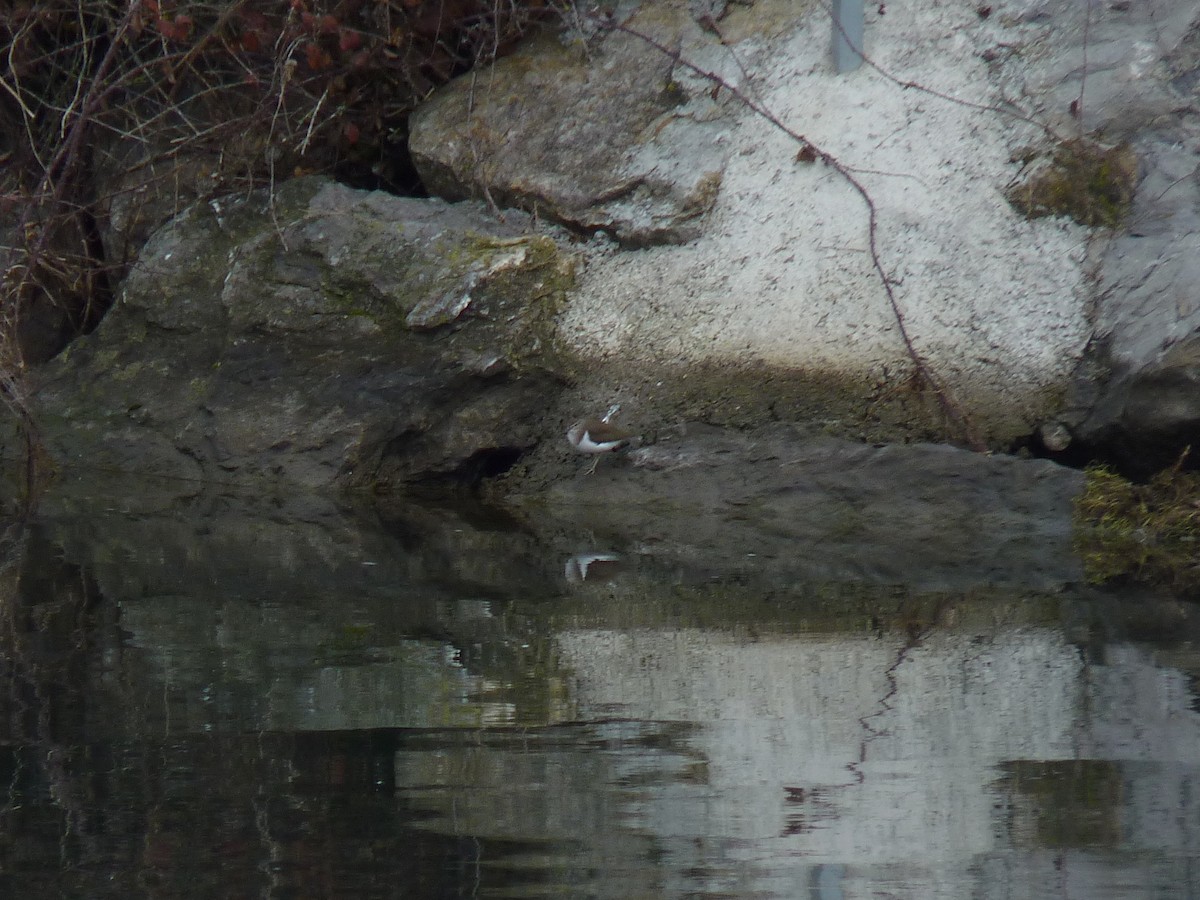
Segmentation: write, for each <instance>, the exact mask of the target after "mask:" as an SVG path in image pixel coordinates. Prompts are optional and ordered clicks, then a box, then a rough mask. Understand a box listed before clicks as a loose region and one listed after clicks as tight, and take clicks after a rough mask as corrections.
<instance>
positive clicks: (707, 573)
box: [510, 424, 1083, 591]
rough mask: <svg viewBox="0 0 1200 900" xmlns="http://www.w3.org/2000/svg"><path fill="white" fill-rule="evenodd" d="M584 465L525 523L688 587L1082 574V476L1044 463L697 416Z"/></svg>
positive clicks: (1049, 584)
mask: <svg viewBox="0 0 1200 900" xmlns="http://www.w3.org/2000/svg"><path fill="white" fill-rule="evenodd" d="M584 470H585V465H584V464H583V463H582V462H581V463H580V464H579V466H578V468H577V470H576V475H575V477H573V478H568V479H562V480H559V481H558V482H556V483H554V484H552V485H550V486H549V487H548V488H546V489H545V490H539V491H537V492H536V493H535V494H533V497H534V498H535V502H534V505H533V506H532V507H531V508H530V510H531V516H530V520H529V527H530V528H531V529H533V530H536V531H538V532H540V533H542V534H544V535H546V536H547V537H546V540H550V539H551V537H550V536H553V535H557V534H567V535H572V537H573V538H574V539H575V540H577V541H578V539H579V538H580V537H581V534H580V532H581V531H582V530H583V529H582V528H581V527H580V525H581V524H582V525H584V526H586V532H587V534H588V535H589V536H590V540H589V541H588V542H586V543H577V544H574V545H572V547H573V549H574V552H576V553H581V552H582V551H584V550H587V551H588V552H590V553H592V554H598V553H603V552H615V554H616V555H619V556H621V557H622V558H624V559H625V560H626V562H627V563H628V564H632V565H634V566H636V565H638V564H639V560H640V561H641V562H640V564H642V565H646V566H652V565H657V566H660V567H664V568H667V569H669V570H672V571H675V572H677V573H678V575H677V577H678V578H679V579H680V580H681V581H684V582H689V583H703V582H704V581H705V580H706V579H709V578H731V577H736V578H740V579H744V580H745V583H759V582H760V581H761V583H763V584H764V585H787V584H794V583H797V582H813V581H817V582H821V581H829V582H846V581H855V582H857V581H863V582H870V583H874V584H887V583H892V584H906V585H909V586H911V587H913V588H914V589H916V590H922V591H926V590H928V591H938V590H963V589H966V588H970V587H973V586H980V585H984V584H989V585H991V586H997V585H1003V586H1009V587H1012V586H1020V587H1024V588H1031V589H1035V590H1054V589H1057V588H1059V587H1062V586H1063V585H1065V584H1069V583H1072V582H1078V581H1081V580H1082V577H1083V576H1082V570H1081V568H1080V564H1079V561H1078V559H1077V557H1076V556H1075V554H1074V553H1073V552H1072V550H1071V537H1072V524H1071V503H1072V499H1073V498H1074V496H1075V495H1076V494H1077V493H1078V491H1079V490H1080V487H1081V485H1082V480H1083V476H1082V475H1081V474H1080V473H1079V472H1077V471H1074V470H1071V469H1067V468H1064V467H1062V466H1059V465H1057V464H1054V463H1051V462H1049V461H1045V460H1020V459H1016V458H1013V457H1006V456H991V457H985V456H980V455H978V454H972V453H969V452H967V451H964V450H958V449H955V448H951V447H946V446H933V445H909V446H900V445H892V446H888V447H882V448H877V447H870V446H865V445H862V444H855V443H851V442H849V441H842V440H835V439H832V438H828V437H820V436H814V435H813V434H811V433H808V432H806V431H805V430H803V429H800V428H797V427H794V426H768V427H765V428H760V429H756V430H753V431H748V432H731V431H729V430H726V429H719V428H713V427H710V426H704V425H696V424H691V425H685V426H680V427H678V428H676V429H672V431H671V432H670V433H663V434H661V435H659V436H658V439H657V440H656V441H655V443H653V444H649V445H646V446H643V447H639V448H637V449H634V450H632V451H630V452H629V453H628V454H624V455H622V456H618V457H616V458H613V459H604V460H602V461H601V463H600V465H599V466H598V467H597V470H596V473H595V474H593V475H586V474H583V472H584ZM510 502H512V503H514V504H516V506H517V507H518V508H519V507H520V498H519V497H517V498H510Z"/></svg>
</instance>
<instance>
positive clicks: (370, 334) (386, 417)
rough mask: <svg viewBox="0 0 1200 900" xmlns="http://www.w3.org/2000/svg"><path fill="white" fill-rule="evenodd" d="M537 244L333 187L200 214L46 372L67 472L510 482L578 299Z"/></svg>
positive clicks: (559, 265)
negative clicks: (497, 478) (505, 472)
mask: <svg viewBox="0 0 1200 900" xmlns="http://www.w3.org/2000/svg"><path fill="white" fill-rule="evenodd" d="M524 224H526V223H525V221H524V219H523V217H521V216H520V215H519V214H512V215H510V216H509V217H508V220H507V224H501V223H498V222H497V221H495V220H494V219H493V218H491V217H490V216H488V215H487V214H486V213H485V212H484V211H483V210H482V208H481V207H479V206H478V205H475V204H469V203H468V204H459V205H454V206H450V205H447V204H445V203H443V202H441V201H436V200H409V199H401V198H396V197H391V196H387V195H383V194H377V193H365V192H360V191H353V190H350V189H348V188H344V187H340V186H337V185H333V184H330V183H326V182H322V181H319V180H300V181H295V182H290V183H288V184H286V185H284V186H283V187H282V188H280V189H279V190H278V191H276V192H275V193H274V195H273V196H271V197H269V195H268V194H267V193H266V192H261V193H256V194H252V195H250V196H249V197H242V198H229V199H226V200H222V201H214V202H213V203H212V204H208V205H203V206H197V207H193V208H191V209H190V210H189V211H187V212H185V213H184V214H183V215H181V216H180V217H178V218H176V219H175V220H173V221H172V222H171V223H169V224H168V225H167V226H164V227H163V228H162V229H160V230H159V231H158V232H156V233H155V235H154V237H153V238H152V239H151V240H150V241H149V242H148V243H147V244H146V246H145V248H144V249H143V251H142V253H141V256H140V259H139V261H138V264H137V266H136V267H135V269H134V270H133V272H132V273H131V274H130V276H129V277H128V279H127V280H126V282H125V284H124V286H123V290H122V293H121V297H120V301H119V304H118V305H117V307H115V308H114V309H113V310H112V312H111V313H110V314H109V316H108V317H107V318H106V319H105V321H104V323H103V324H102V326H101V327H100V328H99V329H98V330H97V331H96V332H95V333H94V334H92V335H91V336H89V337H87V338H84V339H81V340H79V341H77V342H76V343H75V344H74V345H72V347H71V348H70V349H69V350H68V352H67V353H65V354H63V355H62V356H60V357H59V358H58V359H56V360H54V361H53V362H52V363H51V364H49V365H48V366H46V367H45V368H43V369H42V370H40V371H39V372H38V373H37V378H36V384H35V393H34V407H35V414H36V416H37V419H38V421H39V423H40V426H41V428H42V430H43V433H44V438H45V440H46V443H47V445H48V448H49V450H50V452H51V455H52V456H53V457H55V458H56V459H57V460H59V461H60V462H61V463H65V464H67V465H70V464H84V465H86V466H87V467H89V468H92V469H96V468H104V467H111V468H116V469H123V470H130V471H135V472H140V473H143V474H147V475H160V476H167V477H171V478H177V479H179V478H182V479H186V480H190V481H196V482H200V481H208V482H222V481H224V482H249V481H254V482H264V481H265V482H271V481H280V482H283V483H290V484H295V485H300V486H304V487H310V488H326V487H332V486H338V487H342V488H347V487H355V486H370V487H372V488H376V489H379V488H385V487H387V486H388V485H389V484H393V483H398V482H406V481H409V480H413V479H431V478H433V479H436V478H439V477H459V476H462V477H466V478H467V479H468V480H470V479H471V478H473V477H474V476H475V475H477V474H478V472H479V471H487V470H489V469H490V468H493V467H503V466H504V465H505V464H507V461H510V460H511V459H512V458H514V457H515V456H516V455H517V454H519V453H520V451H521V450H522V449H524V448H526V447H528V446H529V445H531V444H532V443H533V442H535V441H536V439H537V436H536V435H535V434H534V433H533V432H532V430H531V429H532V427H533V425H532V424H531V423H534V422H536V415H534V413H535V412H536V411H537V410H538V409H540V408H541V407H542V406H543V405H544V402H545V395H546V392H547V391H548V390H552V389H553V388H552V387H551V386H552V385H553V384H554V383H555V381H554V377H553V376H552V375H551V374H549V372H550V370H551V368H552V363H553V345H552V330H551V328H552V325H551V323H552V319H553V316H554V314H555V312H556V311H557V309H558V308H559V305H560V304H561V300H562V295H563V291H564V289H565V286H566V285H567V284H569V283H570V280H571V268H570V265H569V264H568V263H567V262H566V261H565V260H564V259H563V258H561V257H560V255H559V253H558V249H557V247H556V245H555V243H554V242H553V241H552V240H550V239H549V238H546V237H540V236H529V235H527V234H525V233H524V232H523V230H522V225H524Z"/></svg>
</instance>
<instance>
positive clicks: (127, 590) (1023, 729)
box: [0, 504, 1200, 900]
mask: <svg viewBox="0 0 1200 900" xmlns="http://www.w3.org/2000/svg"><path fill="white" fill-rule="evenodd" d="M10 538H11V541H10V543H9V544H8V545H7V551H8V552H7V555H6V557H5V559H6V562H7V565H6V568H5V569H4V571H3V576H4V578H3V583H2V584H3V588H2V590H3V594H2V595H0V604H2V607H0V608H2V610H3V634H2V635H0V664H2V667H3V668H2V671H3V674H4V685H3V687H2V688H0V703H2V704H3V707H4V708H3V719H2V720H0V721H2V722H3V726H2V727H3V733H2V734H0V783H2V784H3V785H4V789H3V795H2V798H0V799H2V804H0V896H10V897H43V896H44V897H89V898H91V897H138V896H155V897H181V898H212V897H272V898H288V897H418V898H424V897H428V898H442V897H446V898H450V897H455V898H457V897H522V898H524V897H620V898H641V897H728V898H773V897H780V898H792V897H803V898H823V900H824V898H829V900H833V898H860V897H862V898H866V897H900V898H940V897H945V898H964V897H980V898H1030V897H1070V898H1076V897H1077V898H1117V897H1120V898H1128V897H1164V898H1165V897H1196V896H1200V777H1198V776H1200V713H1198V712H1197V709H1198V708H1200V702H1198V699H1197V682H1196V673H1197V672H1198V671H1200V654H1198V653H1197V651H1196V649H1195V643H1194V639H1195V637H1196V632H1197V628H1196V626H1195V616H1194V614H1193V612H1192V610H1191V607H1190V605H1188V604H1183V603H1179V602H1177V601H1174V600H1171V599H1169V598H1165V597H1159V596H1155V595H1154V594H1152V593H1147V592H1134V591H1127V592H1126V594H1125V595H1123V596H1122V595H1119V594H1115V593H1112V592H1100V591H1097V590H1094V589H1090V588H1087V587H1086V586H1083V585H1081V584H1077V583H1064V584H1062V585H1061V586H1059V587H1058V588H1057V589H1055V590H1052V591H1047V590H1045V588H1044V585H1039V586H1038V587H1037V588H1036V589H1034V588H1030V589H1028V590H1022V589H1021V588H1020V587H1019V586H1014V584H1016V585H1019V582H1020V578H1019V577H1015V578H1014V577H1012V573H1009V574H1008V575H1007V576H1006V577H1005V578H1004V579H1003V583H1004V586H1003V588H1002V589H1000V588H991V587H989V586H988V584H989V577H988V576H985V575H984V574H981V575H980V577H979V579H978V583H977V585H976V586H975V587H973V588H971V589H968V590H962V591H956V592H945V591H942V592H936V593H934V592H922V591H918V590H915V589H912V588H907V587H905V586H904V585H896V584H878V583H871V582H852V583H828V582H822V583H815V582H814V583H788V584H779V583H773V584H768V583H763V582H759V581H756V580H755V579H754V578H753V577H749V576H747V574H746V570H745V569H742V570H741V571H739V572H738V573H737V574H736V576H730V577H728V578H722V577H721V575H720V573H719V572H718V573H714V572H713V571H712V570H711V567H710V568H708V569H706V570H705V575H704V577H703V578H690V577H689V574H688V572H687V571H686V567H684V566H681V565H680V564H678V562H677V561H676V562H673V563H672V564H671V565H657V564H656V563H655V560H654V559H653V554H651V553H650V552H648V551H647V550H646V549H645V548H640V549H639V548H637V547H620V548H617V549H614V542H613V541H612V540H611V539H606V541H605V543H604V545H603V546H602V547H598V548H597V547H589V546H588V542H589V541H591V540H594V536H591V535H587V534H585V533H581V534H579V535H569V536H563V537H562V538H561V539H560V540H557V541H547V540H545V539H544V538H535V537H533V536H531V535H529V534H527V533H523V532H522V529H521V527H520V526H519V525H517V524H516V523H513V522H511V521H506V520H504V519H502V518H498V519H490V518H488V517H486V516H481V515H479V514H470V515H466V514H463V513H461V512H458V511H449V510H437V509H426V510H422V511H420V512H419V513H414V514H412V515H406V516H394V517H392V518H390V519H384V518H380V519H376V520H372V521H364V520H363V519H362V518H361V517H354V516H334V515H332V514H329V513H327V512H323V513H320V514H316V513H314V514H312V515H310V516H308V517H307V518H305V517H301V518H300V519H296V518H293V517H290V516H282V515H272V514H271V513H270V512H264V511H263V510H255V511H254V512H253V513H249V512H247V511H245V510H239V511H237V512H236V514H233V513H230V512H229V511H228V510H223V509H222V508H221V507H220V504H212V505H210V506H208V507H206V508H204V509H199V510H198V509H195V508H192V509H188V510H185V511H180V510H177V509H170V508H166V509H162V510H157V511H155V512H153V513H151V514H148V513H146V512H144V511H142V512H139V513H138V514H136V515H134V514H126V513H122V512H120V511H119V510H111V509H108V510H105V511H103V512H102V513H98V512H97V511H96V510H74V511H72V510H70V509H61V508H60V509H58V510H56V511H55V512H54V513H53V514H46V515H45V516H44V517H43V518H42V519H41V520H40V521H38V522H35V523H34V524H33V525H31V526H29V527H27V528H25V529H23V530H19V531H14V532H12V533H11V534H10ZM593 557H596V558H593ZM610 557H611V558H610ZM967 580H968V581H969V580H970V579H967ZM1135 593H1136V595H1135Z"/></svg>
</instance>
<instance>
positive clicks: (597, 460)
mask: <svg viewBox="0 0 1200 900" xmlns="http://www.w3.org/2000/svg"><path fill="white" fill-rule="evenodd" d="M598 465H600V454H599V453H597V454H596V455H595V456H593V457H592V464H591V465H590V466H588V467H587V471H586V472H584V473H583V474H584V475H595V474H596V466H598Z"/></svg>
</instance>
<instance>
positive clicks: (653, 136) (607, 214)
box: [410, 8, 729, 246]
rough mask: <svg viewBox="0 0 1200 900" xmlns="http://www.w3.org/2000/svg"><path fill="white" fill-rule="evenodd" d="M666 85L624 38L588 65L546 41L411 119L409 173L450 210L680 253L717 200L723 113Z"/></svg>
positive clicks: (656, 62) (674, 14) (648, 51)
mask: <svg viewBox="0 0 1200 900" xmlns="http://www.w3.org/2000/svg"><path fill="white" fill-rule="evenodd" d="M664 15H665V18H666V20H667V21H669V22H670V23H671V26H670V27H671V28H675V27H677V26H680V25H682V24H683V23H684V22H686V21H688V19H687V17H686V16H683V15H681V14H680V12H679V11H678V10H675V9H673V8H672V9H668V10H664ZM674 77H675V76H674V74H673V69H672V64H671V60H670V59H669V58H666V57H664V56H663V54H662V53H660V52H659V51H657V50H655V49H654V48H652V47H650V46H649V45H648V44H646V43H644V42H643V41H641V40H638V39H636V38H633V37H629V36H627V35H615V36H613V37H612V38H610V39H609V40H607V41H605V42H604V44H603V45H602V46H601V47H599V48H597V49H596V51H595V52H594V53H591V54H586V53H585V52H584V50H583V48H581V47H579V46H571V47H564V46H563V45H562V44H561V43H559V42H558V41H557V40H555V39H552V38H546V39H544V40H542V41H541V42H538V43H535V44H533V45H530V46H528V47H526V48H524V49H523V50H521V51H519V52H517V53H516V54H514V55H512V56H509V57H506V58H505V59H503V60H501V61H499V62H498V63H496V65H495V66H493V67H492V68H490V69H489V70H487V71H486V72H479V73H476V74H474V75H471V76H467V77H465V78H462V79H459V80H458V81H457V82H455V83H454V84H452V85H450V86H449V87H447V88H446V89H444V90H442V91H440V92H439V93H438V94H436V95H435V97H434V98H433V99H431V100H430V101H429V102H428V103H426V104H425V105H424V106H423V107H421V108H420V109H419V110H418V111H417V112H416V113H415V114H414V115H413V118H412V123H411V129H412V139H411V142H410V149H411V152H412V156H413V162H414V163H415V164H416V166H417V169H418V171H419V172H420V174H421V177H422V179H423V180H424V182H425V185H426V187H427V188H428V189H429V190H430V191H431V192H433V193H436V194H439V195H441V196H445V197H447V198H450V199H458V198H462V197H481V196H488V197H490V198H491V199H492V200H493V201H495V202H496V203H500V204H502V205H511V206H518V207H521V208H524V209H528V210H531V211H533V210H536V211H537V213H538V214H540V215H542V216H545V217H547V218H550V219H553V220H555V221H558V222H562V223H564V224H567V225H569V226H571V227H573V228H577V229H581V230H584V231H588V232H591V231H601V230H602V231H606V232H608V233H609V234H610V235H611V236H612V237H614V238H616V239H617V240H619V241H620V242H621V243H623V244H626V245H636V246H643V245H647V244H661V243H678V242H682V241H686V240H690V239H691V238H694V237H696V236H697V235H698V234H699V217H701V216H703V214H705V213H707V212H708V211H709V210H710V209H711V208H712V205H713V202H714V200H715V199H716V195H717V191H718V189H719V187H720V183H721V173H722V170H723V169H724V166H725V158H726V156H727V155H728V152H729V150H728V145H727V144H725V143H724V139H725V133H726V131H727V130H728V127H729V125H728V122H727V120H726V118H725V116H724V114H723V106H722V104H719V103H717V102H715V101H714V100H713V99H712V98H711V97H709V96H708V95H707V94H703V95H695V94H690V93H685V92H684V91H683V89H682V88H681V86H680V85H679V84H678V83H677V82H676V81H674V80H673V78H674Z"/></svg>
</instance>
